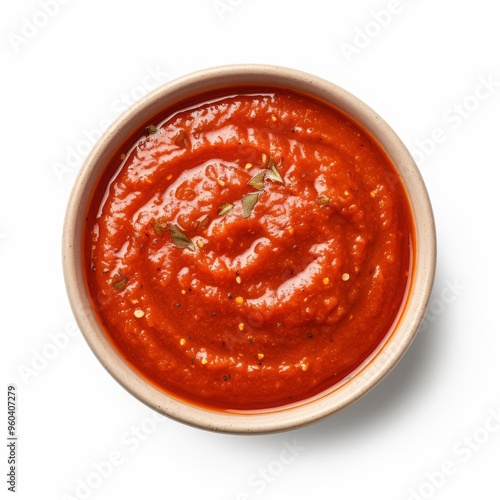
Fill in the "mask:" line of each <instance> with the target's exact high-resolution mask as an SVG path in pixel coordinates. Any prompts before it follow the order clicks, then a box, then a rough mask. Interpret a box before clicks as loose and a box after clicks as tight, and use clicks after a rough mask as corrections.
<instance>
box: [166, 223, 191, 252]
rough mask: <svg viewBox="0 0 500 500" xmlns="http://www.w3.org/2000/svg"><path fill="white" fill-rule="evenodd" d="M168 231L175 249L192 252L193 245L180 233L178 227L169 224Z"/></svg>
mask: <svg viewBox="0 0 500 500" xmlns="http://www.w3.org/2000/svg"><path fill="white" fill-rule="evenodd" d="M168 231H169V233H170V236H171V237H172V241H173V243H174V245H175V246H176V247H179V248H190V249H191V250H194V243H193V242H192V241H191V240H190V239H189V238H188V237H187V236H186V235H185V234H184V233H183V232H182V231H181V229H180V228H179V226H177V225H176V224H171V225H170V227H169V229H168Z"/></svg>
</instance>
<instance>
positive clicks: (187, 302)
mask: <svg viewBox="0 0 500 500" xmlns="http://www.w3.org/2000/svg"><path fill="white" fill-rule="evenodd" d="M154 123H155V126H153V127H149V130H146V131H144V130H143V131H142V132H141V134H142V136H141V137H140V138H137V137H135V138H131V141H135V143H134V144H132V145H131V144H130V143H129V145H128V146H124V149H122V150H120V151H117V153H116V156H115V159H114V160H113V162H111V163H110V166H109V169H108V172H107V174H106V175H105V176H104V177H103V179H102V182H101V185H100V187H99V188H98V189H97V191H96V193H95V196H94V200H93V203H92V204H91V206H90V208H89V211H88V222H87V226H86V229H85V266H86V270H87V271H86V272H87V279H88V285H89V291H90V294H91V297H92V299H93V301H94V304H95V309H96V311H97V312H98V315H99V317H100V319H101V321H102V324H103V326H104V328H105V330H106V332H107V333H108V335H109V337H110V338H111V339H112V341H113V342H114V344H115V345H116V347H117V349H118V350H119V351H120V352H121V354H122V355H123V356H124V358H126V359H127V360H128V362H129V363H130V365H132V366H133V367H134V369H136V370H137V371H138V372H139V373H140V374H141V375H142V376H143V377H144V378H146V379H147V380H149V381H150V382H151V383H152V384H154V385H156V386H158V387H160V388H161V389H162V390H164V391H165V392H167V393H170V394H172V395H175V396H177V397H180V398H181V399H183V400H185V401H187V402H190V403H192V404H195V405H200V406H204V407H211V408H216V409H219V410H223V409H231V410H250V409H259V408H269V407H276V406H281V405H287V404H290V403H295V402H299V401H301V400H303V399H305V398H308V397H311V396H313V395H315V394H318V393H319V392H321V391H323V390H325V389H328V388H329V387H332V386H334V385H335V384H337V383H339V382H341V381H342V380H343V379H345V378H346V376H348V375H349V374H350V373H352V372H353V371H354V370H355V369H356V368H357V367H358V366H359V365H360V364H361V363H363V361H364V360H366V359H367V357H369V356H370V354H372V353H373V352H375V351H376V349H377V347H378V346H379V345H380V344H381V343H382V342H383V340H384V338H385V337H386V336H387V335H388V332H389V331H390V329H391V326H392V325H393V323H394V321H395V319H396V317H397V315H398V311H400V309H401V307H402V303H403V299H404V295H405V292H406V289H407V286H408V282H409V278H408V276H409V274H410V271H411V269H410V266H411V262H410V260H411V252H412V238H411V235H412V231H413V225H412V220H411V217H410V211H409V208H408V202H407V198H406V193H405V190H404V187H403V185H402V183H401V181H400V178H399V176H398V175H397V173H396V171H395V169H394V167H393V165H392V164H391V162H390V161H389V160H388V158H387V157H386V155H385V154H384V153H383V151H382V150H381V148H380V147H379V146H378V145H377V144H376V143H375V142H374V140H373V139H372V138H371V137H370V136H369V135H368V134H367V133H366V132H365V131H363V129H362V128H360V126H359V125H357V124H356V123H355V122H353V121H352V120H351V119H349V118H348V117H346V116H345V115H344V114H342V113H341V112H339V111H338V110H335V109H333V108H331V107H329V106H327V105H325V104H323V103H321V102H319V101H315V100H313V99H311V98H309V97H306V96H302V95H298V94H295V93H292V92H288V91H284V90H280V89H252V90H251V91H248V90H246V91H245V90H244V89H240V90H237V89H236V90H234V91H233V92H227V93H226V94H225V95H219V96H214V95H211V96H206V95H205V96H199V98H198V99H197V101H196V100H195V101H190V102H186V103H181V104H179V105H178V106H177V107H176V108H175V109H170V110H166V111H165V112H164V114H163V116H161V117H159V118H158V119H157V120H156V121H155V122H154ZM144 132H145V133H144ZM252 179H253V180H252ZM249 182H250V183H249Z"/></svg>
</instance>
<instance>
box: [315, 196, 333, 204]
mask: <svg viewBox="0 0 500 500" xmlns="http://www.w3.org/2000/svg"><path fill="white" fill-rule="evenodd" d="M316 202H317V203H318V205H328V203H330V198H328V197H327V196H324V195H321V196H318V197H317V198H316Z"/></svg>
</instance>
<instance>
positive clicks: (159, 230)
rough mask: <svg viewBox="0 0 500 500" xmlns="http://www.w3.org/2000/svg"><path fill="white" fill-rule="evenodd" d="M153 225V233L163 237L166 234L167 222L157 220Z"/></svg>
mask: <svg viewBox="0 0 500 500" xmlns="http://www.w3.org/2000/svg"><path fill="white" fill-rule="evenodd" d="M151 225H152V226H153V231H154V232H155V233H156V234H157V235H158V236H163V233H164V232H165V229H167V222H166V221H165V220H162V219H155V220H154V221H153V222H152V223H151Z"/></svg>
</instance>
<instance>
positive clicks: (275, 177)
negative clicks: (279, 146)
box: [265, 158, 283, 184]
mask: <svg viewBox="0 0 500 500" xmlns="http://www.w3.org/2000/svg"><path fill="white" fill-rule="evenodd" d="M265 178H266V179H269V180H270V181H274V182H278V183H279V184H283V178H282V177H281V175H280V173H279V172H278V169H277V168H276V165H275V164H274V160H273V159H272V158H269V164H268V166H267V170H266V171H265Z"/></svg>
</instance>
